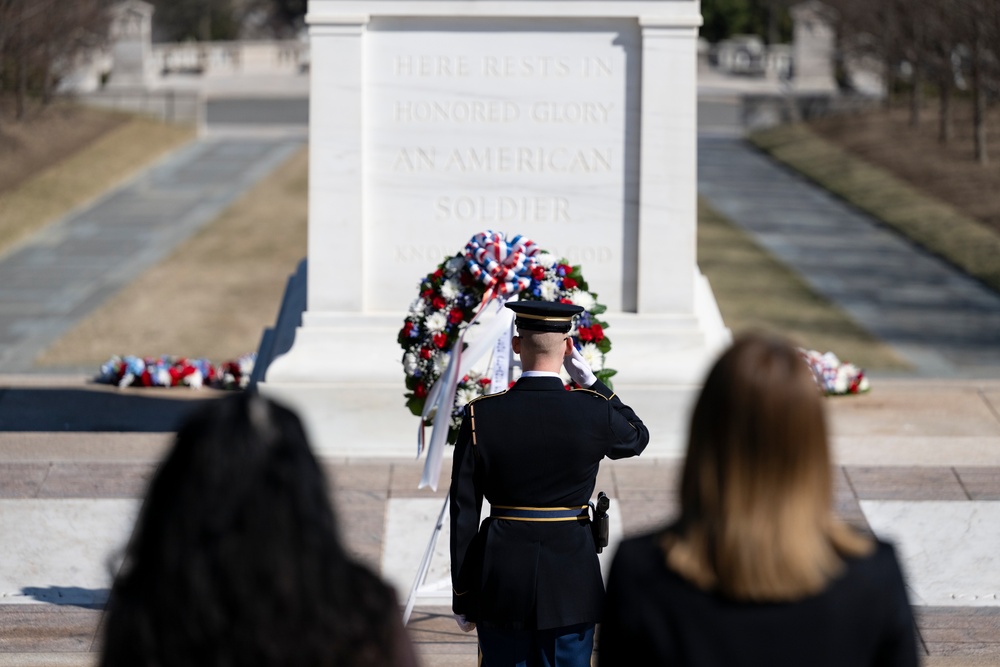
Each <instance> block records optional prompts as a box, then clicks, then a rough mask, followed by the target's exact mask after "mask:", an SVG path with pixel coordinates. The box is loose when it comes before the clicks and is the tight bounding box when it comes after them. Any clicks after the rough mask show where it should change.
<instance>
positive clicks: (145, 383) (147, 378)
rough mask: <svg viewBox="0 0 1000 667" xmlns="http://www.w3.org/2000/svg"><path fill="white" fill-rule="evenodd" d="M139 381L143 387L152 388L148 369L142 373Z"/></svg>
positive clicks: (151, 377) (151, 378)
mask: <svg viewBox="0 0 1000 667" xmlns="http://www.w3.org/2000/svg"><path fill="white" fill-rule="evenodd" d="M139 379H140V380H141V381H142V386H143V387H152V386H153V376H152V375H150V373H149V369H148V368H147V369H146V370H144V371H143V372H142V375H140V376H139Z"/></svg>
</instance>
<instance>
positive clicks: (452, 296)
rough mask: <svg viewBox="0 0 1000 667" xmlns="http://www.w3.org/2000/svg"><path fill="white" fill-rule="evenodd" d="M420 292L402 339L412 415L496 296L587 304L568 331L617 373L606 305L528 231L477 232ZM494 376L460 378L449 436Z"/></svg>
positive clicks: (597, 368)
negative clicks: (610, 360) (610, 361)
mask: <svg viewBox="0 0 1000 667" xmlns="http://www.w3.org/2000/svg"><path fill="white" fill-rule="evenodd" d="M419 290H420V291H419V294H418V296H417V298H416V299H414V301H413V303H412V304H410V309H409V312H408V313H407V315H406V318H405V320H404V322H403V328H402V329H400V331H399V336H398V339H397V340H398V342H399V344H400V346H401V347H402V348H403V372H404V373H405V375H406V379H405V382H406V389H407V391H406V393H405V397H406V406H407V407H408V408H409V409H410V412H412V413H413V414H414V415H417V416H421V415H423V414H424V407H425V402H426V400H427V397H428V394H429V393H430V392H431V390H432V388H433V387H434V384H435V383H436V382H437V381H438V379H439V378H440V377H441V375H442V373H444V372H445V370H446V369H447V368H448V362H449V360H450V356H449V355H450V354H451V352H452V349H453V348H454V347H455V344H456V342H457V341H458V340H459V336H460V335H461V334H462V332H463V331H464V330H465V329H466V328H467V327H468V326H470V323H472V322H473V320H474V319H475V318H476V317H477V315H478V314H479V312H480V311H481V310H482V309H483V308H484V307H485V306H486V304H487V303H489V302H490V301H492V300H493V299H494V298H502V299H510V298H513V297H514V296H515V295H516V296H517V298H518V299H520V300H526V301H561V302H563V303H573V304H576V305H578V306H581V307H582V308H583V309H584V312H582V313H580V314H579V315H577V316H576V317H575V318H574V322H573V329H572V331H571V332H570V336H572V338H573V342H574V344H575V345H576V346H577V348H578V349H579V350H580V353H581V354H582V355H583V357H584V359H586V360H587V363H588V364H590V367H591V368H592V369H593V371H594V374H595V375H596V376H597V377H598V378H599V379H601V380H602V381H604V382H609V380H610V378H611V377H612V376H613V375H614V374H615V373H616V371H615V370H613V369H611V368H608V367H607V366H606V365H605V355H606V354H607V353H608V352H609V351H610V350H611V339H610V338H608V337H607V335H605V333H604V330H605V329H606V328H607V327H608V323H607V322H604V321H602V320H601V319H599V317H598V316H599V315H601V314H602V313H604V312H605V311H606V310H607V308H606V307H605V306H603V305H602V304H600V303H599V302H598V301H597V295H596V294H595V293H593V292H591V291H590V290H589V288H588V286H587V281H586V280H585V279H584V277H583V274H582V272H581V271H580V267H579V266H571V265H570V264H569V263H568V262H567V261H566V260H565V259H560V258H557V257H556V256H555V255H552V254H551V253H548V252H545V251H544V250H541V249H539V248H538V247H537V246H536V245H535V244H534V243H533V242H532V241H530V240H528V239H525V238H524V237H522V236H515V237H514V238H513V239H511V240H510V241H508V240H506V239H505V238H504V235H503V234H502V233H500V232H493V231H486V232H483V233H480V234H477V235H476V236H474V237H473V238H472V239H471V240H470V241H469V243H468V244H466V246H465V249H464V250H463V251H462V252H459V253H457V254H456V255H455V256H454V257H450V258H448V259H446V260H445V261H443V262H441V264H440V265H438V267H437V269H435V270H434V271H432V272H431V273H428V274H427V276H426V277H425V278H423V279H422V280H421V281H420V286H419ZM514 379H516V378H514ZM490 382H491V381H490V379H489V378H487V377H483V375H482V374H481V373H478V372H475V371H471V372H469V373H468V374H467V375H465V376H463V377H462V378H461V379H460V380H459V382H458V385H457V388H456V391H455V400H454V403H453V406H452V418H451V428H450V429H449V433H448V442H454V441H455V438H456V437H457V434H458V427H459V426H460V424H461V420H462V412H463V410H464V408H465V406H466V404H468V403H469V402H470V401H471V400H473V399H474V398H476V397H478V396H480V395H482V394H484V393H486V391H487V389H488V388H489V386H490ZM431 417H432V416H431V415H429V416H427V418H426V419H425V421H424V424H425V425H427V426H430V425H431Z"/></svg>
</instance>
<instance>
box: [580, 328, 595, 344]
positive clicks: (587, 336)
mask: <svg viewBox="0 0 1000 667" xmlns="http://www.w3.org/2000/svg"><path fill="white" fill-rule="evenodd" d="M578 334H579V336H580V340H582V341H583V342H584V343H589V342H590V341H592V340H594V330H593V329H592V328H591V327H580V331H579V332H578Z"/></svg>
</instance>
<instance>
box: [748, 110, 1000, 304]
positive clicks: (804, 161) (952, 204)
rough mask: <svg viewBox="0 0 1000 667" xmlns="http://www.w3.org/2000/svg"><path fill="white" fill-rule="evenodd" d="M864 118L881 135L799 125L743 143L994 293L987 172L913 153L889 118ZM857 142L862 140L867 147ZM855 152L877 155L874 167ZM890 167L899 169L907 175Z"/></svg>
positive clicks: (997, 229) (997, 255)
mask: <svg viewBox="0 0 1000 667" xmlns="http://www.w3.org/2000/svg"><path fill="white" fill-rule="evenodd" d="M867 117H870V120H869V122H870V123H872V124H876V123H877V124H878V125H879V126H880V127H881V126H885V127H884V128H883V129H884V133H883V134H881V135H878V133H874V132H872V131H871V130H862V129H858V132H857V135H855V134H854V133H851V132H847V131H846V130H844V129H843V128H842V127H841V126H840V125H836V126H834V125H832V124H831V123H832V122H833V121H828V122H826V123H824V124H822V125H819V126H818V127H822V128H823V132H824V135H821V134H819V131H818V130H817V129H816V128H813V127H810V126H807V125H802V124H799V125H787V126H779V127H775V128H773V129H769V130H765V131H762V132H758V133H756V134H754V135H753V136H751V137H750V140H751V141H752V142H753V143H754V144H755V145H756V146H758V147H759V148H761V149H762V150H764V151H766V152H767V153H769V154H770V155H771V156H772V157H774V158H775V159H777V160H779V161H781V162H783V163H785V164H786V165H788V166H789V167H791V168H792V169H795V170H796V171H798V172H800V173H801V174H803V175H804V176H806V177H807V178H809V179H811V180H812V181H814V182H816V183H817V184H818V185H820V186H822V187H823V188H826V189H827V190H829V191H831V192H833V193H834V194H836V195H838V196H840V197H842V198H843V199H845V200H846V201H848V202H850V203H852V204H854V205H855V206H857V207H858V208H860V209H861V210H863V211H866V212H868V213H869V214H871V215H872V216H874V217H875V218H878V219H879V220H881V221H883V222H884V223H885V224H887V225H889V226H890V227H892V228H894V229H895V230H896V231H898V232H899V233H901V234H902V235H904V236H907V237H909V238H910V239H912V240H913V241H915V242H916V243H918V244H920V245H922V246H923V247H925V248H926V249H928V250H929V251H931V252H932V253H934V254H936V255H939V256H941V257H942V258H944V259H945V260H947V261H949V262H951V263H952V264H954V265H955V266H957V267H959V268H960V269H962V270H963V271H965V272H966V273H968V274H969V275H972V276H974V277H976V278H978V279H979V280H980V281H982V282H983V283H984V284H986V285H988V286H990V287H992V288H993V289H995V290H997V291H1000V194H998V193H1000V188H998V187H997V180H998V174H996V173H995V171H996V170H995V168H992V169H991V168H986V167H981V166H979V165H976V164H974V163H972V162H971V160H970V159H965V160H962V159H961V158H960V156H958V155H957V154H954V155H953V154H952V153H951V152H949V151H945V150H943V149H942V150H939V151H937V152H936V153H927V154H921V153H920V152H919V151H920V149H921V145H919V144H918V145H909V144H907V143H906V142H905V141H903V139H902V138H901V137H899V136H898V132H899V131H900V130H899V128H898V127H896V126H894V125H888V124H887V123H888V121H889V120H891V119H889V118H887V117H885V116H883V115H879V114H878V113H875V114H868V115H867ZM850 118H854V119H858V118H861V117H859V116H851V117H850ZM837 123H846V120H845V119H839V120H838V121H837ZM856 125H857V126H858V127H859V128H860V127H861V126H862V125H863V123H862V121H860V120H858V121H857V123H856ZM873 135H875V136H873ZM830 137H833V138H834V139H836V143H835V141H831V140H830ZM847 137H850V140H849V141H848V140H847ZM859 137H862V138H863V137H868V139H867V142H865V141H861V139H859ZM878 137H881V138H878ZM875 144H878V145H880V146H882V149H881V151H878V152H875V153H873V152H872V151H874V150H875V148H874V145H875ZM845 145H846V146H847V148H845V147H844V146H845ZM852 147H853V148H852ZM862 148H863V149H864V150H863V151H861V149H862ZM923 148H924V149H926V150H929V147H927V146H923ZM855 150H858V151H861V152H862V153H866V154H868V155H878V156H879V158H880V162H881V164H875V163H874V162H873V161H870V160H869V159H867V158H866V157H864V156H863V155H862V154H861V153H859V152H855ZM939 159H940V161H941V162H947V161H948V160H949V159H951V160H954V161H955V162H956V164H955V165H954V173H951V172H948V169H947V165H942V164H940V163H938V160H939ZM897 163H907V164H908V168H906V169H904V168H903V165H902V164H897ZM890 168H891V170H890ZM946 174H948V175H947V176H946ZM970 184H971V185H970ZM930 193H933V195H932V194H930Z"/></svg>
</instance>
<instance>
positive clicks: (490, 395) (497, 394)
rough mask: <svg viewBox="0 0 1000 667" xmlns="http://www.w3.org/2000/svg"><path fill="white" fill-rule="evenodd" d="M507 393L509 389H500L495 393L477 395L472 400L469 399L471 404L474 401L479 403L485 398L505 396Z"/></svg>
mask: <svg viewBox="0 0 1000 667" xmlns="http://www.w3.org/2000/svg"><path fill="white" fill-rule="evenodd" d="M506 393H507V390H506V389H504V390H503V391H499V392H497V393H495V394H483V395H482V396H476V397H475V398H474V399H472V400H471V401H469V405H472V404H473V403H478V402H479V401H481V400H483V399H484V398H493V397H494V396H503V395H504V394H506Z"/></svg>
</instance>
